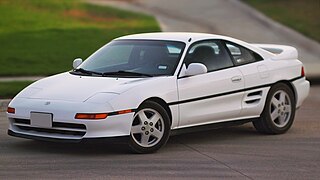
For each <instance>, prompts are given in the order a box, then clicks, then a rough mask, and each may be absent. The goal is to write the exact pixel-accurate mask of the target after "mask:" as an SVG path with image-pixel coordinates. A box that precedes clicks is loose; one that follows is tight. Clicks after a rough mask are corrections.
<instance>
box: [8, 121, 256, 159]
mask: <svg viewBox="0 0 320 180" xmlns="http://www.w3.org/2000/svg"><path fill="white" fill-rule="evenodd" d="M256 136H259V133H257V132H256V131H255V130H254V128H253V127H252V125H242V126H236V127H229V128H220V129H212V130H209V131H200V132H192V133H187V134H180V135H175V136H171V137H170V139H169V141H168V144H167V145H166V146H164V147H163V148H162V149H161V150H160V152H164V151H166V149H167V150H172V148H174V147H175V146H176V145H181V144H193V143H197V144H202V143H203V144H208V143H219V142H221V141H226V142H230V141H231V143H232V141H234V142H236V141H238V140H239V139H244V138H248V137H256ZM11 145H12V146H15V147H14V148H17V149H20V150H21V149H23V151H24V152H25V153H28V152H32V153H46V154H47V153H49V154H67V155H75V156H79V155H81V156H92V155H116V154H133V153H132V152H131V151H130V149H129V147H128V145H127V144H126V143H125V142H119V143H114V142H112V143H109V142H108V143H104V142H81V143H58V142H45V141H35V140H25V139H19V140H18V142H15V143H11ZM166 147H167V148H166Z"/></svg>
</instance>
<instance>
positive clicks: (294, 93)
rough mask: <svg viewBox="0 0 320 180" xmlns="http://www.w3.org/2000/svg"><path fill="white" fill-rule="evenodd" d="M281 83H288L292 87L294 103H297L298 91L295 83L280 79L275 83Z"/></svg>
mask: <svg viewBox="0 0 320 180" xmlns="http://www.w3.org/2000/svg"><path fill="white" fill-rule="evenodd" d="M279 83H283V84H286V85H287V86H288V87H289V88H290V89H291V91H292V92H293V98H294V103H295V104H296V103H297V91H296V89H295V88H294V86H293V84H292V83H291V82H290V81H287V80H281V81H278V82H276V83H274V85H275V84H279Z"/></svg>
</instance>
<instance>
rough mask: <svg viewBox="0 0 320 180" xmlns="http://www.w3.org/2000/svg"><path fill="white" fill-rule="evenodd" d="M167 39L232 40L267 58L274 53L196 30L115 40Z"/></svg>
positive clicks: (234, 40) (190, 41)
mask: <svg viewBox="0 0 320 180" xmlns="http://www.w3.org/2000/svg"><path fill="white" fill-rule="evenodd" d="M128 39H129V40H138V39H139V40H165V41H180V42H184V43H186V44H192V43H194V42H196V41H201V40H207V39H223V40H227V41H231V42H234V43H237V44H240V45H242V46H244V47H247V48H249V49H252V50H254V51H255V52H258V53H259V54H260V55H262V56H263V57H265V58H268V57H272V53H270V52H268V51H266V50H263V49H261V48H259V47H257V46H254V45H252V44H250V43H247V42H244V41H241V40H239V39H235V38H232V37H228V36H223V35H217V34H208V33H194V32H154V33H141V34H133V35H127V36H122V37H119V38H117V39H115V40H128Z"/></svg>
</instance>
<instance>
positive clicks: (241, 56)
mask: <svg viewBox="0 0 320 180" xmlns="http://www.w3.org/2000/svg"><path fill="white" fill-rule="evenodd" d="M225 44H226V47H227V49H228V50H229V52H230V54H231V56H232V58H233V61H234V64H235V65H236V66H237V67H238V68H239V70H240V71H241V73H242V74H243V78H244V82H245V84H244V86H245V90H246V91H244V95H243V99H242V100H241V101H242V111H241V114H240V115H239V117H241V118H251V117H257V116H259V115H260V114H261V112H262V110H263V108H264V102H265V100H266V97H267V94H268V89H269V86H267V85H268V84H269V83H270V77H271V76H270V73H269V68H268V64H267V63H266V61H264V60H263V58H262V57H261V56H260V55H259V54H257V53H255V52H254V51H252V50H250V49H248V48H245V47H243V46H241V45H238V44H235V43H232V42H225Z"/></svg>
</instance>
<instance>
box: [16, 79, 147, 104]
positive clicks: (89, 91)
mask: <svg viewBox="0 0 320 180" xmlns="http://www.w3.org/2000/svg"><path fill="white" fill-rule="evenodd" d="M150 79H152V78H116V77H94V76H79V75H72V74H70V73H62V74H58V75H55V76H51V77H48V78H44V79H41V80H39V81H37V82H35V83H33V84H31V85H30V86H28V87H27V88H25V89H24V90H23V91H21V92H20V93H19V94H18V95H17V97H19V98H32V99H46V100H63V101H74V102H84V101H86V100H87V99H88V98H90V97H92V96H94V95H95V94H99V93H111V94H121V93H123V92H125V91H127V90H129V89H131V88H133V87H135V86H137V85H139V84H141V83H143V82H146V81H148V80H150Z"/></svg>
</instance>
